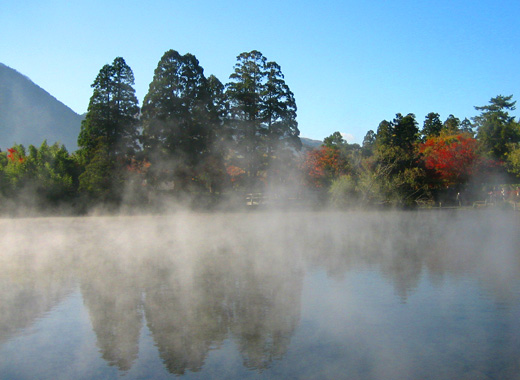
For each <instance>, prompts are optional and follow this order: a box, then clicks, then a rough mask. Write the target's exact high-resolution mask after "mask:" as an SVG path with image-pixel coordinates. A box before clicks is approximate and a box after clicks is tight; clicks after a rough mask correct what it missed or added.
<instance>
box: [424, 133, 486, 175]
mask: <svg viewBox="0 0 520 380" xmlns="http://www.w3.org/2000/svg"><path fill="white" fill-rule="evenodd" d="M419 153H420V155H421V158H422V160H423V162H424V164H425V166H426V169H428V170H431V171H433V172H434V173H435V175H436V176H437V177H438V178H439V179H440V180H441V181H442V182H443V183H444V184H445V185H454V184H460V183H462V182H464V181H466V180H468V179H469V177H471V176H472V175H473V174H475V173H476V171H477V170H479V169H480V168H482V167H483V166H484V165H486V164H489V163H488V162H487V161H485V160H484V158H483V157H482V156H481V155H480V154H479V143H478V141H477V140H476V139H474V138H473V137H471V136H469V135H466V134H458V135H449V136H437V137H431V138H429V139H428V140H426V141H425V142H424V143H422V144H420V145H419Z"/></svg>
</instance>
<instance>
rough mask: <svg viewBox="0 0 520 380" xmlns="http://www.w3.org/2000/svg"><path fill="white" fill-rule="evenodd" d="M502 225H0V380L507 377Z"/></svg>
mask: <svg viewBox="0 0 520 380" xmlns="http://www.w3.org/2000/svg"><path fill="white" fill-rule="evenodd" d="M515 218H516V216H515V215H509V214H507V215H498V214H487V213H482V212H479V211H476V212H466V213H460V212H459V213H451V212H450V213H448V212H442V213H437V212H396V213H392V212H388V213H380V214H378V213H346V214H345V213H303V212H301V213H298V212H295V213H288V214H268V213H250V214H248V213H244V214H240V213H237V214H176V215H173V216H169V217H158V216H154V217H95V218H94V217H92V218H64V219H60V218H56V219H18V220H3V221H1V222H0V242H1V243H2V247H4V250H3V251H2V253H1V254H0V265H1V268H2V271H1V276H0V378H4V377H6V376H7V375H9V376H12V375H13V374H16V378H31V377H33V375H34V374H35V373H39V377H40V378H60V377H61V378H66V377H64V376H65V375H64V374H67V373H70V371H71V368H74V371H75V372H74V373H75V374H76V377H77V378H111V377H117V376H124V377H125V378H168V377H169V376H171V375H182V376H184V377H189V378H198V377H200V378H222V377H225V378H255V377H263V376H267V377H269V378H356V379H357V378H381V379H384V378H385V379H386V378H395V379H398V378H411V379H412V378H432V379H439V378H446V379H448V378H468V379H469V378H473V379H475V378H476V379H479V378H483V379H486V378H520V360H519V359H518V358H519V357H520V321H519V320H520V301H519V297H518V295H519V294H520V293H519V292H520V280H519V274H520V254H519V252H518V243H519V238H518V229H519V224H518V220H517V219H515ZM5 248H7V249H5ZM78 292H79V294H80V295H81V300H82V303H83V306H80V304H78V305H76V304H74V306H63V308H61V309H60V308H59V307H58V306H59V305H69V303H70V305H73V303H71V302H72V301H70V300H74V299H75V298H74V294H78ZM71 297H72V298H71ZM64 308H65V309H67V308H68V309H70V310H71V312H75V313H76V314H74V315H75V316H74V317H71V316H70V315H71V313H65V312H64V311H63V310H62V309H64ZM83 310H84V311H85V313H84V314H83ZM71 319H73V320H74V321H73V326H74V327H73V328H72V327H71V329H70V331H69V330H66V327H65V325H66V324H65V323H64V322H65V321H66V320H67V321H69V322H70V320H71ZM71 323H72V322H71ZM48 325H52V326H54V327H53V328H54V329H50V328H49V327H47V326H48ZM60 325H61V326H63V327H62V328H61V330H62V331H60V328H59V327H58V328H56V326H60ZM90 335H92V336H93V340H94V341H95V347H96V348H95V349H94V350H93V349H92V348H91V347H92V346H91V344H90V343H89V342H90V340H89V338H88V337H89V336H90ZM42 337H47V339H48V341H47V340H45V339H43V338H42ZM36 347H37V349H36ZM48 347H53V350H54V351H52V352H60V351H59V350H60V348H63V351H64V352H65V351H66V352H68V354H67V355H68V356H67V358H68V359H67V360H64V359H63V357H53V355H55V356H62V355H61V354H50V353H49V351H47V352H46V350H47V349H48ZM35 349H36V350H38V351H37V352H41V354H40V353H36V354H35V353H34V350H35ZM96 351H97V354H96V353H95V352H96ZM29 352H30V353H31V355H30V357H29V356H28V357H25V355H26V354H27V355H28V353H29ZM93 352H94V353H93ZM154 352H155V354H153V353H154ZM154 356H155V357H154ZM237 358H239V360H238V361H237V360H236V359H237ZM157 359H158V360H159V361H160V362H161V364H160V365H157V364H156V363H158V362H157ZM64 361H66V363H64ZM21 362H28V364H27V366H25V365H24V366H20V364H19V363H21ZM36 367H38V368H39V369H38V370H37V369H35V368H36ZM37 371H41V372H37ZM42 374H45V375H44V376H42ZM224 374H225V376H224Z"/></svg>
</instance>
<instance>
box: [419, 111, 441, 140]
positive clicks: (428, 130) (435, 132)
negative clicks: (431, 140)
mask: <svg viewBox="0 0 520 380" xmlns="http://www.w3.org/2000/svg"><path fill="white" fill-rule="evenodd" d="M441 130H442V122H441V119H440V115H439V114H438V113H435V112H430V113H429V114H428V115H426V118H425V120H424V124H423V128H422V130H421V134H422V136H423V140H426V139H427V138H428V137H433V136H439V134H440V133H441Z"/></svg>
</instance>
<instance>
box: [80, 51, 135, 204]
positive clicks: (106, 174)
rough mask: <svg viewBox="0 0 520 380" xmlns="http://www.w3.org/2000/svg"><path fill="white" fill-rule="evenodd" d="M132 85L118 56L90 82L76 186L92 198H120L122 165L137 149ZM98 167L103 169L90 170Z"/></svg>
mask: <svg viewBox="0 0 520 380" xmlns="http://www.w3.org/2000/svg"><path fill="white" fill-rule="evenodd" d="M133 85H134V74H133V72H132V69H131V68H130V67H129V66H128V65H127V64H126V62H125V60H124V59H123V58H121V57H117V58H116V59H114V62H113V63H112V64H111V65H108V64H107V65H105V66H103V67H102V68H101V70H100V71H99V74H98V75H97V77H96V79H95V80H94V83H93V84H92V87H93V88H94V92H93V95H92V97H91V98H90V103H89V107H88V112H87V115H86V117H85V120H83V122H82V124H81V131H80V134H79V137H78V146H79V148H80V149H79V151H78V156H79V160H80V163H81V164H82V166H83V167H84V168H85V170H86V172H85V173H83V174H82V175H81V176H80V178H79V182H80V183H79V190H80V191H84V192H86V193H87V194H88V195H90V196H91V197H92V198H97V199H98V200H114V201H117V200H119V199H121V196H122V192H121V187H122V186H121V185H122V184H123V180H124V176H125V170H124V168H125V166H126V164H127V163H128V161H129V160H130V158H131V157H132V156H134V155H135V154H136V152H137V150H138V149H139V145H138V142H139V140H138V139H139V105H138V101H137V98H136V96H135V90H134V88H133ZM98 168H103V172H99V173H94V172H93V170H94V169H95V170H97V169H98ZM100 177H103V179H102V180H99V178H100ZM92 181H94V182H92Z"/></svg>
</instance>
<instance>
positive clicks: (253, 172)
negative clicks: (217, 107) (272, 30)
mask: <svg viewBox="0 0 520 380" xmlns="http://www.w3.org/2000/svg"><path fill="white" fill-rule="evenodd" d="M229 78H230V80H231V81H230V82H229V83H228V84H227V91H226V95H227V97H228V100H229V103H230V111H231V116H232V133H233V139H234V142H235V143H236V147H237V151H238V153H239V155H240V156H242V157H243V159H244V163H243V164H241V166H243V168H244V169H245V171H246V173H247V176H248V177H249V178H254V177H257V176H258V175H259V172H260V170H262V169H267V168H268V166H269V165H270V164H272V160H273V158H275V157H280V155H281V153H282V151H283V150H284V149H285V148H287V147H292V148H294V149H297V150H299V149H301V141H300V139H299V134H300V131H299V130H298V123H297V121H296V109H297V108H296V102H295V100H294V95H293V93H292V92H291V91H290V89H289V86H287V84H286V83H285V80H284V76H283V74H282V71H281V68H280V66H279V65H278V64H276V63H275V62H268V61H267V59H266V58H265V57H264V56H263V55H262V53H260V52H259V51H256V50H253V51H251V52H249V53H242V54H240V55H239V56H238V57H237V63H236V64H235V67H234V72H233V73H232V74H231V75H230V77H229Z"/></svg>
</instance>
